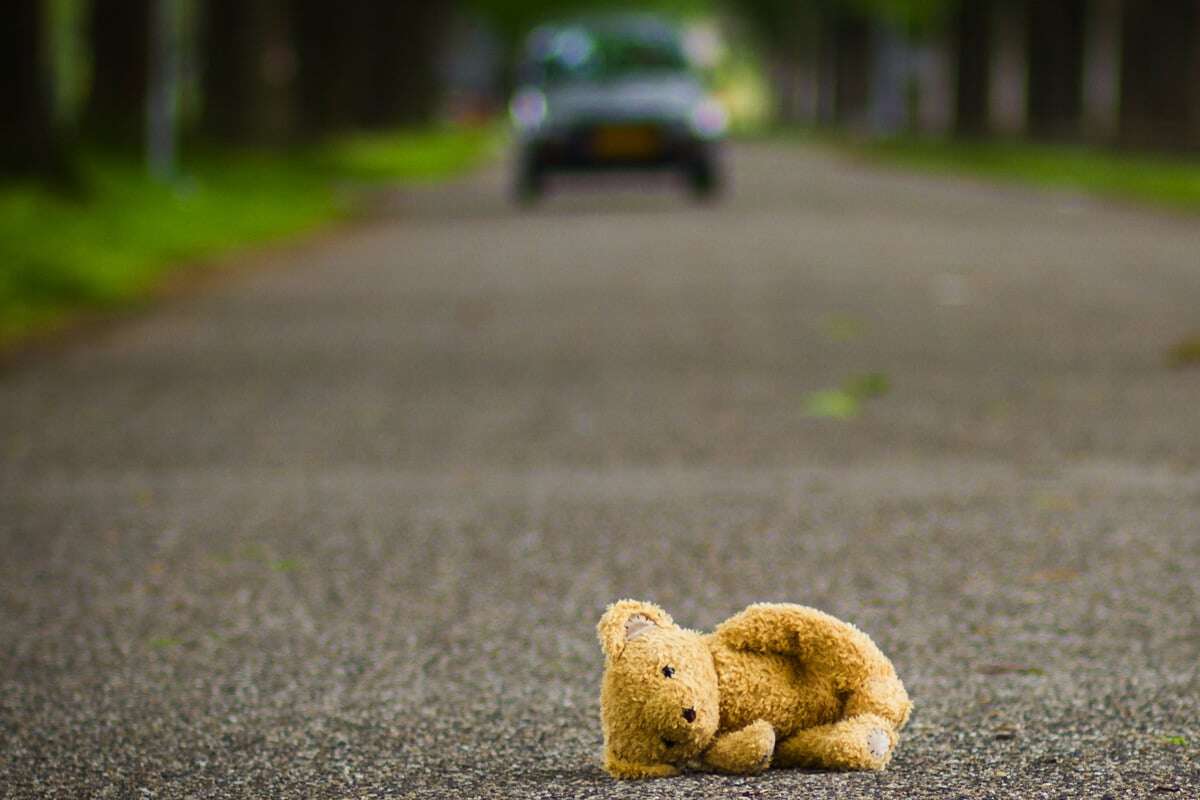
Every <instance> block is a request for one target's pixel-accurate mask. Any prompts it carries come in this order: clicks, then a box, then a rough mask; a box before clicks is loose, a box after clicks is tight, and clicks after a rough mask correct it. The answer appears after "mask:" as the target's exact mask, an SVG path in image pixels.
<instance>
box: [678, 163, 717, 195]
mask: <svg viewBox="0 0 1200 800" xmlns="http://www.w3.org/2000/svg"><path fill="white" fill-rule="evenodd" d="M684 171H685V173H686V177H687V185H688V191H689V192H691V194H692V197H695V198H696V199H697V200H708V199H711V198H713V197H715V196H716V195H717V194H718V193H719V192H720V191H721V176H720V173H719V171H718V170H717V165H716V164H715V163H714V162H713V159H712V158H711V157H701V158H696V159H693V160H692V161H690V162H688V163H687V164H686V165H685V167H684Z"/></svg>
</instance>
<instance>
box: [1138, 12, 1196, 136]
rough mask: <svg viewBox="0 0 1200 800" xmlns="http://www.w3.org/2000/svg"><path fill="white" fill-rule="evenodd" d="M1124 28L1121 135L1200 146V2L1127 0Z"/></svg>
mask: <svg viewBox="0 0 1200 800" xmlns="http://www.w3.org/2000/svg"><path fill="white" fill-rule="evenodd" d="M1122 27H1123V31H1122V42H1123V50H1124V58H1123V59H1122V67H1121V125H1120V127H1121V140H1122V141H1123V142H1124V143H1125V144H1128V145H1132V146H1137V147H1168V148H1195V147H1198V146H1200V109H1198V108H1197V105H1198V104H1200V97H1197V94H1198V92H1197V91H1196V88H1195V85H1194V81H1195V80H1196V79H1197V77H1200V3H1197V2H1196V0H1156V2H1154V3H1144V2H1134V1H1133V0H1126V3H1125V11H1124V19H1123V22H1122Z"/></svg>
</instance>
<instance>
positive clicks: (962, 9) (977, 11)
mask: <svg viewBox="0 0 1200 800" xmlns="http://www.w3.org/2000/svg"><path fill="white" fill-rule="evenodd" d="M991 15H992V3H991V2H990V0H963V2H962V3H961V4H960V5H959V8H958V11H957V13H956V15H955V19H954V47H955V51H956V54H957V56H958V82H957V86H956V87H955V100H954V106H955V112H954V132H955V133H956V134H958V135H959V136H968V137H971V136H982V135H984V134H986V133H987V132H988V107H989V98H990V92H991V79H990V77H991V59H992V44H991V42H992V24H991Z"/></svg>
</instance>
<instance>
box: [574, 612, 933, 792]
mask: <svg viewBox="0 0 1200 800" xmlns="http://www.w3.org/2000/svg"><path fill="white" fill-rule="evenodd" d="M596 631H597V634H598V635H599V637H600V645H601V647H602V648H603V650H604V655H605V669H604V680H603V684H602V686H601V689H600V719H601V724H602V725H603V727H604V768H605V769H606V770H607V771H608V772H609V773H610V774H611V775H613V776H614V777H617V778H660V777H668V776H671V775H677V774H679V772H680V770H681V769H683V768H685V767H698V768H704V769H710V770H716V771H720V772H729V773H737V774H753V773H757V772H761V771H762V770H764V769H766V768H767V767H769V766H777V767H810V768H817V769H838V770H856V769H874V770H880V769H883V768H884V767H886V766H887V764H888V762H889V761H890V760H891V758H892V753H893V752H894V751H895V748H896V744H897V742H898V741H899V735H898V732H899V730H900V729H901V728H903V727H904V724H905V723H906V722H907V721H908V716H909V713H910V712H911V710H912V703H911V702H909V699H908V694H907V693H906V692H905V691H904V684H903V683H901V682H900V679H899V678H898V677H897V676H896V670H895V669H894V668H893V667H892V662H891V661H889V660H888V659H887V657H885V656H884V655H883V653H881V652H880V651H879V648H878V647H876V646H875V643H874V642H872V641H871V639H870V637H869V636H867V635H866V634H865V633H863V632H862V631H860V630H859V629H858V628H855V627H854V626H853V625H851V624H849V623H846V622H842V621H841V620H838V619H835V618H834V617H831V616H829V615H828V614H825V613H822V612H820V611H817V610H815V609H812V608H807V607H805V606H799V605H792V604H788V603H758V604H756V605H752V606H750V607H749V608H747V609H746V610H745V611H742V612H741V613H740V614H737V615H736V616H734V617H732V618H730V619H728V620H726V621H725V622H723V623H721V624H720V625H719V626H717V629H716V630H715V631H714V632H713V633H709V634H700V633H697V632H696V631H690V630H687V629H685V628H681V627H679V626H678V625H676V624H675V622H674V621H673V620H672V619H671V617H670V615H669V614H667V612H665V611H663V610H662V609H661V608H659V607H658V606H656V605H654V604H653V603H644V602H640V601H637V600H622V601H620V602H618V603H614V604H613V605H611V606H609V608H608V610H607V611H606V612H605V614H604V616H603V617H602V618H601V619H600V623H599V625H597V626H596Z"/></svg>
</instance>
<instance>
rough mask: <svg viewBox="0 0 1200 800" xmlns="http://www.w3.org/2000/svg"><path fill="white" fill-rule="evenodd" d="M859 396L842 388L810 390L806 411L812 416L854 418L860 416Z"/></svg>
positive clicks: (805, 406)
mask: <svg viewBox="0 0 1200 800" xmlns="http://www.w3.org/2000/svg"><path fill="white" fill-rule="evenodd" d="M859 405H860V403H859V402H858V398H857V397H855V396H854V395H852V394H849V393H847V392H843V391H841V390H840V389H822V390H821V391H819V392H809V393H808V395H806V396H805V398H804V413H805V414H806V415H808V416H810V417H826V418H829V419H852V418H854V417H857V416H858V411H859Z"/></svg>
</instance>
